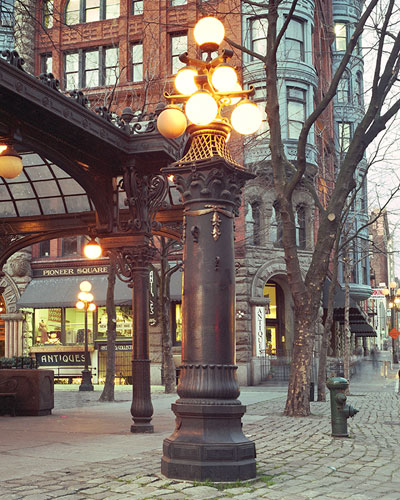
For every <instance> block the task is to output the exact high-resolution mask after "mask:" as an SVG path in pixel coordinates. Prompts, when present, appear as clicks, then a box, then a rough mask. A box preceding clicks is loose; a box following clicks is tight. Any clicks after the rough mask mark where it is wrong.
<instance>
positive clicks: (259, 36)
mask: <svg viewBox="0 0 400 500" xmlns="http://www.w3.org/2000/svg"><path fill="white" fill-rule="evenodd" d="M305 27H306V21H304V20H302V19H297V18H293V19H292V20H291V21H290V22H289V24H288V27H287V29H286V32H285V35H284V44H283V45H284V53H283V57H284V59H286V60H287V59H288V60H295V61H305V59H306V58H305V45H306V42H305ZM247 28H248V35H249V36H247V37H246V35H245V38H248V39H247V44H246V45H247V46H248V48H250V49H251V50H252V51H253V52H256V53H257V54H260V55H265V53H266V50H267V29H268V20H267V18H266V17H253V18H249V19H248V27H247ZM353 30H354V25H353V24H352V23H344V22H340V23H339V22H338V23H335V25H334V32H335V41H334V48H335V50H336V51H345V50H346V49H347V44H348V42H349V40H350V37H351V35H352V32H353ZM356 52H357V54H361V44H360V43H358V44H357V48H356Z"/></svg>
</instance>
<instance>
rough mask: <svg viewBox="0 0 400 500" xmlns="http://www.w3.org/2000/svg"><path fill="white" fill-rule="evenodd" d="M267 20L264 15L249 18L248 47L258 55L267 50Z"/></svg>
mask: <svg viewBox="0 0 400 500" xmlns="http://www.w3.org/2000/svg"><path fill="white" fill-rule="evenodd" d="M267 30H268V20H267V18H266V17H255V18H253V19H250V36H251V42H250V49H251V50H252V51H253V52H256V53H257V54H260V55H263V56H264V55H265V54H266V52H267Z"/></svg>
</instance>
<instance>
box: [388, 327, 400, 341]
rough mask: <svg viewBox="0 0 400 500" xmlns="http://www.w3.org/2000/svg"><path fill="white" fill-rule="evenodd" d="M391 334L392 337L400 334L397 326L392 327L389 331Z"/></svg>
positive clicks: (395, 337)
mask: <svg viewBox="0 0 400 500" xmlns="http://www.w3.org/2000/svg"><path fill="white" fill-rule="evenodd" d="M389 335H390V336H391V337H392V339H397V337H398V336H399V335H400V332H399V331H398V330H396V328H392V329H391V330H390V332H389Z"/></svg>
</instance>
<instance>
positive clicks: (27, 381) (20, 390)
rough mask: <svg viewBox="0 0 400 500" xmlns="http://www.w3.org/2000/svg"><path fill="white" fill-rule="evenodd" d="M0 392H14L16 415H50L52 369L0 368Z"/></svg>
mask: <svg viewBox="0 0 400 500" xmlns="http://www.w3.org/2000/svg"><path fill="white" fill-rule="evenodd" d="M0 393H15V394H16V396H15V397H16V406H15V413H16V415H18V416H25V415H28V416H40V415H50V414H51V410H52V409H53V408H54V372H53V371H52V370H29V369H28V370H25V369H24V370H20V369H15V368H10V369H5V370H4V369H3V370H0Z"/></svg>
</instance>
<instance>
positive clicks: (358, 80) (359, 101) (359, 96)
mask: <svg viewBox="0 0 400 500" xmlns="http://www.w3.org/2000/svg"><path fill="white" fill-rule="evenodd" d="M354 96H355V100H356V104H358V105H359V106H362V103H363V99H362V73H361V71H358V72H357V74H356V88H355V91H354Z"/></svg>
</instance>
